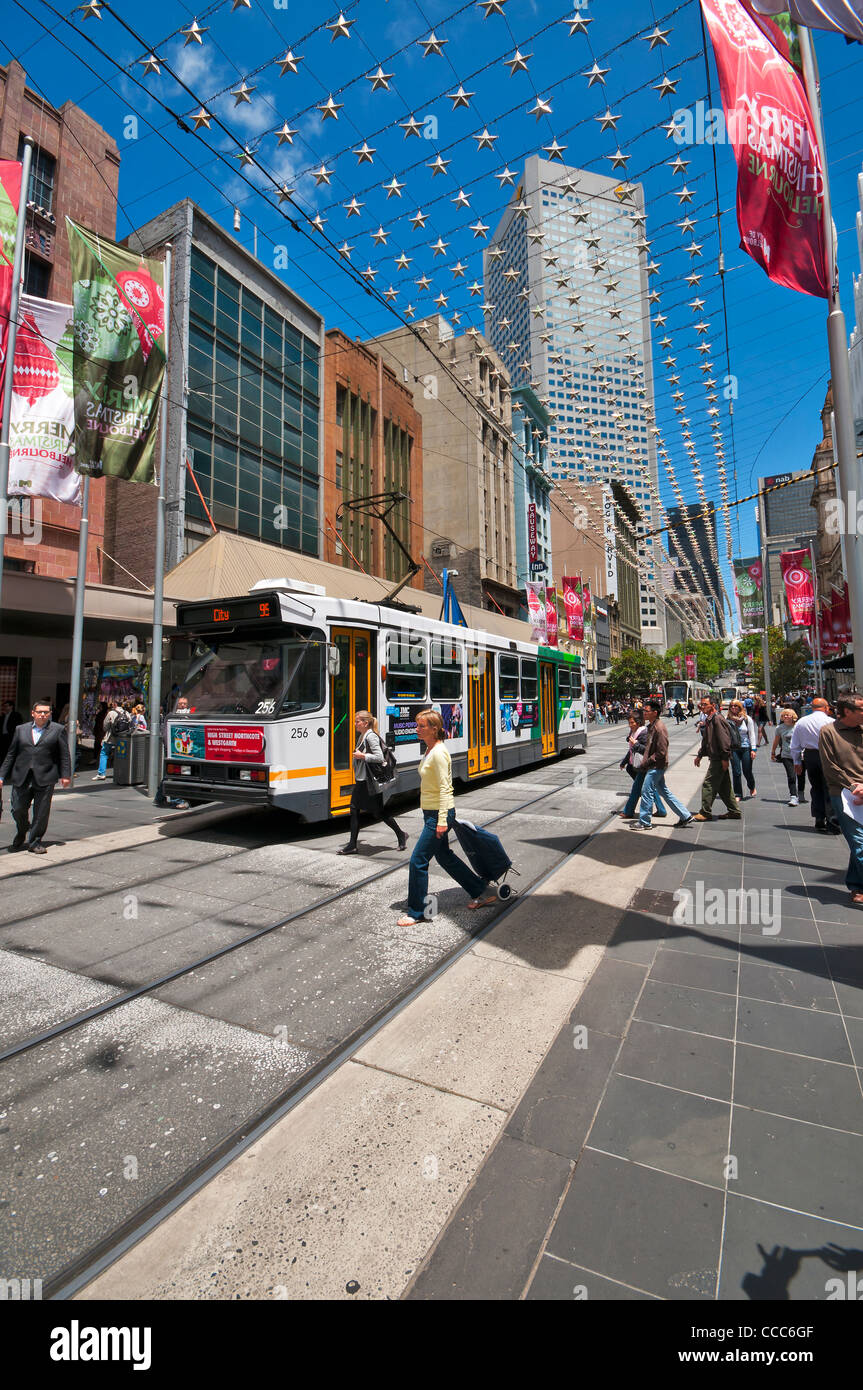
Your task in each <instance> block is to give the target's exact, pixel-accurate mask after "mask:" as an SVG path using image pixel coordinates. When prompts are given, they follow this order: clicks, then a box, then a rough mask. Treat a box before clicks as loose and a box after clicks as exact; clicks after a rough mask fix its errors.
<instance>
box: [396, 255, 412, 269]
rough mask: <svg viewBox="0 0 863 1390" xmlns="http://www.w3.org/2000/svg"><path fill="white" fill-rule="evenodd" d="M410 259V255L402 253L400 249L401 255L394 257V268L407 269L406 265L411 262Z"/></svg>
mask: <svg viewBox="0 0 863 1390" xmlns="http://www.w3.org/2000/svg"><path fill="white" fill-rule="evenodd" d="M411 260H412V257H411V256H406V255H405V253H404V251H402V253H401V255H400V256H397V257H396V269H397V270H407V268H408V266H409V265H410V263H411Z"/></svg>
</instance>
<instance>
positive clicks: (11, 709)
mask: <svg viewBox="0 0 863 1390" xmlns="http://www.w3.org/2000/svg"><path fill="white" fill-rule="evenodd" d="M22 722H23V721H22V719H21V716H20V714H19V713H18V711H17V709H16V708H15V706H14V705H13V703H12V701H11V700H4V701H3V705H2V712H0V761H2V760H3V758H5V757H6V754H7V753H8V752H9V746H10V744H11V742H12V736H13V734H14V733H15V730H16V729H17V728H18V725H19V724H21V723H22Z"/></svg>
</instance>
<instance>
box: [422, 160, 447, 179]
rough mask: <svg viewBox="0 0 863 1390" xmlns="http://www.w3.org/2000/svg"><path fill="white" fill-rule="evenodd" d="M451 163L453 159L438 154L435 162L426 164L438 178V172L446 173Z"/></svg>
mask: <svg viewBox="0 0 863 1390" xmlns="http://www.w3.org/2000/svg"><path fill="white" fill-rule="evenodd" d="M451 163H452V160H451V159H443V158H442V157H441V156H440V155H438V157H437V159H436V160H434V162H433V163H432V164H427V165H426V168H427V169H431V171H432V174H433V175H434V176H435V178H436V177H437V175H438V174H445V173H446V169H447V165H448V164H451Z"/></svg>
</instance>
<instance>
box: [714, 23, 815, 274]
mask: <svg viewBox="0 0 863 1390" xmlns="http://www.w3.org/2000/svg"><path fill="white" fill-rule="evenodd" d="M701 8H702V10H703V11H704V18H705V20H706V21H707V26H708V28H709V29H710V37H711V38H712V40H713V51H714V54H715V57H716V67H717V71H718V73H719V86H720V90H721V93H722V105H723V108H724V110H725V124H726V127H727V131H728V140H729V143H730V144H731V145H732V146H733V149H734V155H735V158H736V160H737V225H738V227H739V229H740V246H741V249H742V250H743V251H745V252H746V253H747V254H748V255H749V256H751V257H752V259H753V260H754V261H756V262H757V264H758V265H760V266H761V268H762V270H764V271H765V272H766V273H767V275H768V276H769V277H770V279H771V280H773V281H775V282H776V284H778V285H786V286H787V287H788V288H789V289H793V290H799V291H800V292H801V293H803V294H813V295H818V296H819V297H820V298H822V299H827V298H829V295H830V287H829V283H828V273H827V265H826V256H825V240H824V228H823V204H822V190H823V179H822V171H821V158H820V154H819V150H818V141H817V138H816V133H815V125H814V121H813V119H812V113H811V111H810V109H809V102H808V100H807V97H806V89H805V87H804V85H803V79H802V77H801V75H800V73H799V72H798V70H797V68H796V67H795V66H794V64H793V63H792V61H791V58H790V53H789V48H788V40H787V38H786V36H785V34H784V33H783V32H782V30H781V29H780V28H779V27H778V25H776V24H774V23H773V21H772V20H770V19H767V18H766V17H765V16H763V15H759V14H750V13H749V11H748V10H747V9H746V8H745V7H744V5H743V4H741V3H740V0H701Z"/></svg>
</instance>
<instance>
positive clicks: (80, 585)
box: [67, 473, 99, 777]
mask: <svg viewBox="0 0 863 1390" xmlns="http://www.w3.org/2000/svg"><path fill="white" fill-rule="evenodd" d="M89 507H90V474H89V473H85V474H84V482H83V495H82V497H81V530H80V532H79V534H78V573H77V576H76V579H75V622H74V626H73V628H72V675H71V677H70V682H69V722H68V724H67V733H68V738H69V757H70V758H71V760H72V776H73V777H74V776H75V764H76V762H77V760H78V703H79V701H80V699H81V662H82V657H83V651H84V595H85V592H86V589H87V535H88V532H89V529H90V514H89ZM94 752H95V753H96V754H97V756H98V753H99V750H98V748H95V746H94Z"/></svg>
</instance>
